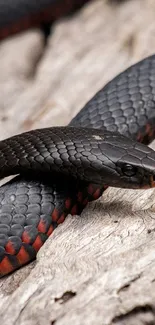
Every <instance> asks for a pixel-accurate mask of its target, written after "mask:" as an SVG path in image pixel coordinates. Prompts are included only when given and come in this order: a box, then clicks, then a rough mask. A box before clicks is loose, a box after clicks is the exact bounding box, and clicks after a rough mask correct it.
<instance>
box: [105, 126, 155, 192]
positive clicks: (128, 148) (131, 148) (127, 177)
mask: <svg viewBox="0 0 155 325" xmlns="http://www.w3.org/2000/svg"><path fill="white" fill-rule="evenodd" d="M99 147H100V150H101V151H102V153H103V156H102V159H103V160H102V163H103V168H104V173H103V174H104V180H103V181H104V182H105V183H106V184H107V185H109V186H114V187H123V188H135V189H140V188H142V189H143V188H151V187H155V152H154V151H153V150H152V149H151V148H149V147H147V146H145V145H143V144H141V143H138V142H136V141H134V140H131V139H129V138H127V137H124V136H122V135H119V134H117V133H116V134H112V133H111V134H110V133H109V132H105V137H104V142H103V143H102V144H100V145H99ZM100 157H101V156H100Z"/></svg>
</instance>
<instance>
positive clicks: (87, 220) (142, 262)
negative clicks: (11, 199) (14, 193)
mask: <svg viewBox="0 0 155 325" xmlns="http://www.w3.org/2000/svg"><path fill="white" fill-rule="evenodd" d="M154 35H155V2H154V1H153V0H152V1H151V0H130V1H125V2H122V1H120V2H119V1H118V2H117V4H116V3H114V1H110V2H109V1H105V0H99V1H92V2H91V3H89V4H88V5H86V6H85V7H84V8H83V9H82V10H81V11H80V12H79V13H78V14H76V15H75V16H74V17H71V18H69V19H65V20H62V21H60V22H57V23H56V24H55V25H54V27H53V29H52V33H51V35H50V38H49V41H48V44H47V46H46V48H45V47H44V45H43V37H42V34H41V33H40V32H39V31H37V30H36V31H30V32H29V33H25V34H21V35H18V36H17V37H14V38H12V39H10V40H7V41H5V42H3V43H1V45H0V71H1V73H0V90H1V92H0V93H1V96H0V138H1V139H2V138H5V137H6V136H9V135H12V134H15V133H17V132H22V131H25V130H28V129H31V128H36V127H44V126H49V125H62V124H63V125H64V124H67V123H68V122H69V121H70V119H71V118H72V117H73V116H74V115H75V114H76V113H77V112H78V111H79V109H80V108H81V107H82V105H83V104H84V103H85V102H86V101H87V100H88V99H89V98H91V97H92V96H93V95H94V94H95V92H96V91H97V90H99V88H101V87H102V86H103V85H104V84H105V83H106V82H107V81H109V80H110V79H112V78H113V77H114V76H115V75H116V74H117V73H119V72H120V71H122V70H124V69H125V68H126V67H128V66H130V65H131V64H132V63H135V62H136V61H138V60H140V59H142V58H144V57H146V56H147V55H149V54H152V53H155V37H154ZM0 323H1V324H3V325H20V324H21V325H44V324H45V325H72V324H74V325H92V324H93V325H94V324H97V325H114V324H116V325H135V324H136V325H153V324H155V191H154V190H153V189H152V190H148V191H132V190H120V189H112V188H109V189H108V190H107V191H106V192H105V194H104V196H103V197H102V198H101V199H100V200H98V201H96V202H94V203H92V204H90V205H89V207H87V208H86V209H85V211H84V212H83V214H82V216H81V217H78V216H77V217H71V216H68V217H67V219H66V221H65V222H64V223H63V224H62V225H61V226H59V227H58V228H57V229H56V230H55V232H54V234H53V235H52V236H51V237H50V238H49V240H48V241H47V242H46V243H45V245H44V246H43V247H42V249H41V250H40V252H39V254H38V256H37V261H35V262H33V263H31V264H30V265H28V266H26V267H24V268H22V269H20V270H18V271H17V272H15V273H13V274H12V275H10V276H8V277H6V278H4V279H2V280H0Z"/></svg>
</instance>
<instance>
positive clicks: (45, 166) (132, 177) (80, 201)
mask: <svg viewBox="0 0 155 325" xmlns="http://www.w3.org/2000/svg"><path fill="white" fill-rule="evenodd" d="M0 35H1V33H0ZM154 125H155V56H151V57H149V58H146V59H144V60H142V61H141V62H139V63H137V64H136V65H134V66H132V67H130V68H129V69H127V70H126V71H125V72H123V73H122V74H120V75H119V76H118V77H116V78H115V79H113V80H112V81H111V82H110V83H108V84H107V85H106V86H105V87H104V88H103V89H102V90H101V91H99V92H98V93H97V94H96V95H95V96H94V97H93V98H92V99H91V100H90V101H89V102H88V103H87V104H86V105H85V107H84V108H83V109H82V110H81V111H80V112H79V114H78V115H77V116H76V117H75V118H74V119H73V120H72V121H71V122H70V124H69V125H68V126H67V127H53V128H47V129H40V130H34V131H30V132H26V133H23V134H21V135H16V136H14V137H11V138H9V139H6V140H4V141H1V142H0V178H3V177H5V176H8V175H15V174H19V176H17V177H15V178H14V179H13V180H11V181H10V182H9V183H7V184H5V185H3V186H2V187H1V188H0V276H3V275H5V274H8V273H10V272H12V271H14V270H15V269H17V268H19V267H20V266H22V265H24V264H26V263H27V262H29V261H31V260H33V259H34V258H35V256H36V253H37V252H38V250H39V249H40V247H41V246H42V245H43V243H44V242H45V241H46V239H47V238H48V236H49V235H51V233H52V232H53V230H54V229H55V228H56V227H57V226H58V225H59V224H60V223H62V222H63V221H64V219H65V217H66V216H67V215H68V214H69V213H71V214H72V215H74V214H80V213H81V212H82V210H83V208H84V207H85V206H86V204H87V203H88V202H90V201H92V200H94V199H97V198H98V197H100V196H101V195H102V193H103V192H104V190H105V189H106V188H107V187H108V186H116V187H124V188H125V187H126V188H150V187H154V185H155V181H154V178H155V176H154V175H155V152H154V151H153V150H152V149H150V148H149V147H147V146H146V144H149V143H150V142H151V141H152V140H153V139H154V137H155V128H154ZM136 140H138V141H139V142H143V143H144V144H142V143H139V142H137V141H136Z"/></svg>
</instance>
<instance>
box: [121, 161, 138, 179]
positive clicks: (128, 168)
mask: <svg viewBox="0 0 155 325" xmlns="http://www.w3.org/2000/svg"><path fill="white" fill-rule="evenodd" d="M136 171H137V168H136V167H134V166H132V165H129V164H126V165H124V166H123V167H122V172H123V174H124V175H125V176H129V177H130V176H134V175H135V174H136Z"/></svg>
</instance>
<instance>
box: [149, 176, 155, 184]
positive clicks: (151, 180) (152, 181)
mask: <svg viewBox="0 0 155 325" xmlns="http://www.w3.org/2000/svg"><path fill="white" fill-rule="evenodd" d="M150 187H155V175H151V176H150Z"/></svg>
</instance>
